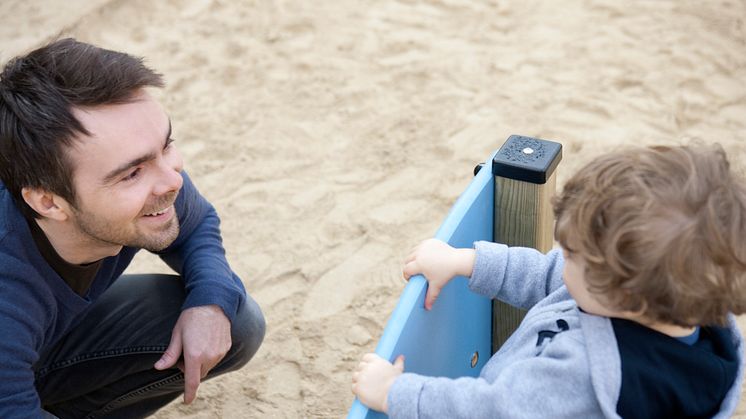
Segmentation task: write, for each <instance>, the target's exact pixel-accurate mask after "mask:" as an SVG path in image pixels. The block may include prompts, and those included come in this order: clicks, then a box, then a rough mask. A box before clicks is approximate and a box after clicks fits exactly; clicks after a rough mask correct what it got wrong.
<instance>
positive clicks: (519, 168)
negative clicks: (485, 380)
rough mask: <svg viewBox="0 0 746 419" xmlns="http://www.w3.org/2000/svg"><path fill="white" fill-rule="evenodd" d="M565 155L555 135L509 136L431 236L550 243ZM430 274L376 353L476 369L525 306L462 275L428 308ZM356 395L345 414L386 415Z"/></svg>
mask: <svg viewBox="0 0 746 419" xmlns="http://www.w3.org/2000/svg"><path fill="white" fill-rule="evenodd" d="M561 158H562V146H561V145H560V144H558V143H556V142H551V141H545V140H540V139H536V138H531V137H524V136H517V135H512V136H510V138H508V139H507V140H506V141H505V143H504V144H503V145H502V147H500V149H499V150H498V151H497V152H495V153H493V154H492V156H490V159H489V160H488V162H491V164H484V165H479V166H477V168H476V169H475V172H476V174H475V176H474V179H473V180H472V181H471V183H470V184H469V186H468V187H467V188H466V190H465V191H464V193H463V194H461V196H460V197H459V198H458V200H457V201H456V203H455V204H454V206H453V208H451V211H450V213H449V214H448V216H447V217H446V219H445V221H444V222H443V224H442V225H441V226H440V228H439V229H438V231H437V233H436V234H435V237H436V238H437V239H440V240H442V241H444V242H447V243H449V244H450V245H451V246H454V247H472V244H473V243H474V242H475V241H478V240H489V241H497V242H500V243H505V244H508V245H512V246H528V247H534V248H537V249H539V250H541V251H544V252H546V251H548V250H549V249H550V248H551V247H552V221H553V220H552V214H551V207H550V205H549V199H550V197H551V195H552V194H553V193H554V188H555V183H556V177H555V176H554V171H555V168H556V167H557V164H558V163H559V161H560V160H561ZM426 291H427V281H426V280H425V278H424V277H423V276H421V275H417V276H415V277H412V278H411V279H410V281H409V283H408V284H407V285H406V287H405V288H404V291H403V292H402V294H401V297H400V298H399V302H398V304H397V306H396V308H395V309H394V312H393V313H392V314H391V317H390V319H389V321H388V323H387V324H386V328H385V329H384V331H383V335H382V336H381V339H380V341H379V342H378V346H377V347H376V353H377V354H378V355H379V356H381V357H382V358H385V359H388V360H389V361H393V360H394V359H395V358H396V357H397V356H399V355H404V357H405V371H406V372H414V373H418V374H424V375H429V376H440V377H451V378H456V377H464V376H472V377H475V376H478V375H479V372H480V371H481V370H482V367H483V366H484V365H485V363H486V362H487V361H488V360H489V358H490V356H491V355H492V354H493V353H494V352H495V351H496V350H497V349H498V348H499V347H500V345H502V343H503V342H504V341H505V340H506V339H507V338H508V336H509V335H510V333H512V332H513V331H514V330H515V329H516V327H517V326H518V324H519V323H520V321H521V319H522V318H523V314H524V313H523V312H522V311H521V310H518V309H516V308H513V307H511V306H508V305H507V304H504V303H501V302H494V304H493V302H492V301H491V300H489V299H487V298H485V297H481V296H479V295H477V294H474V293H472V292H471V291H469V289H468V287H467V280H466V278H464V277H458V278H455V279H453V280H452V281H451V282H449V283H448V285H446V287H445V288H443V290H442V291H441V293H440V295H439V296H438V301H437V303H436V304H435V305H434V306H433V309H432V310H430V311H426V310H425V293H426ZM385 417H386V415H385V414H383V413H381V412H377V411H374V410H371V409H368V408H367V407H366V406H365V405H363V404H362V403H360V401H359V400H357V399H356V400H355V401H354V403H353V404H352V407H351V408H350V410H349V412H348V415H347V418H348V419H363V418H366V419H373V418H385Z"/></svg>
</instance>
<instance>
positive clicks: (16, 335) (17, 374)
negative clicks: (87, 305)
mask: <svg viewBox="0 0 746 419" xmlns="http://www.w3.org/2000/svg"><path fill="white" fill-rule="evenodd" d="M0 263H15V264H18V263H19V262H18V261H17V260H12V259H5V258H0ZM32 282H33V281H29V279H28V278H20V277H15V278H13V277H10V276H8V275H7V274H3V275H2V276H1V277H0V418H37V417H40V416H41V415H42V412H41V402H40V400H39V395H38V393H37V391H36V387H35V385H34V371H33V364H34V363H35V362H36V361H37V360H38V354H37V350H36V348H37V347H38V346H39V342H40V341H41V340H42V329H43V325H42V324H41V323H42V321H41V319H40V318H41V317H42V312H40V310H41V307H40V303H39V301H38V300H37V299H36V298H34V297H39V295H34V292H33V290H31V292H27V291H29V289H28V288H27V284H28V283H32ZM39 299H40V300H42V299H43V298H39ZM47 302H48V301H47Z"/></svg>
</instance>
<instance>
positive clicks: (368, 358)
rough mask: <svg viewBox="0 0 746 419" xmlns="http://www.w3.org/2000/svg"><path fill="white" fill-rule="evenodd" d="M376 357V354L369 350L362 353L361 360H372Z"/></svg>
mask: <svg viewBox="0 0 746 419" xmlns="http://www.w3.org/2000/svg"><path fill="white" fill-rule="evenodd" d="M376 358H378V355H376V354H374V353H373V352H369V353H367V354H365V355H363V362H373V361H375V360H376Z"/></svg>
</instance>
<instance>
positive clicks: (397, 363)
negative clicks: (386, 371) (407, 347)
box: [394, 355, 404, 372]
mask: <svg viewBox="0 0 746 419" xmlns="http://www.w3.org/2000/svg"><path fill="white" fill-rule="evenodd" d="M394 368H396V369H397V370H399V371H400V372H404V355H399V356H397V357H396V359H395V360H394Z"/></svg>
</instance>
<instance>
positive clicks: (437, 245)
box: [404, 239, 476, 310]
mask: <svg viewBox="0 0 746 419" xmlns="http://www.w3.org/2000/svg"><path fill="white" fill-rule="evenodd" d="M475 257H476V256H475V252H474V249H454V248H453V247H451V246H449V245H448V244H447V243H443V242H442V241H440V240H436V239H428V240H425V241H423V242H422V243H420V244H419V245H418V246H417V247H415V249H414V250H413V251H412V254H411V255H409V257H407V260H406V261H405V262H404V263H405V264H404V278H406V279H407V280H409V278H410V277H412V276H413V275H417V274H422V275H424V276H425V278H426V279H427V282H428V283H429V284H430V285H429V286H428V288H427V295H426V296H425V308H426V309H428V310H430V309H431V308H432V307H433V303H435V299H436V298H438V294H440V290H441V289H442V288H443V287H445V286H446V284H447V283H448V281H450V280H451V278H453V277H454V276H458V275H462V276H471V273H472V271H473V270H474V258H475Z"/></svg>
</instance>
